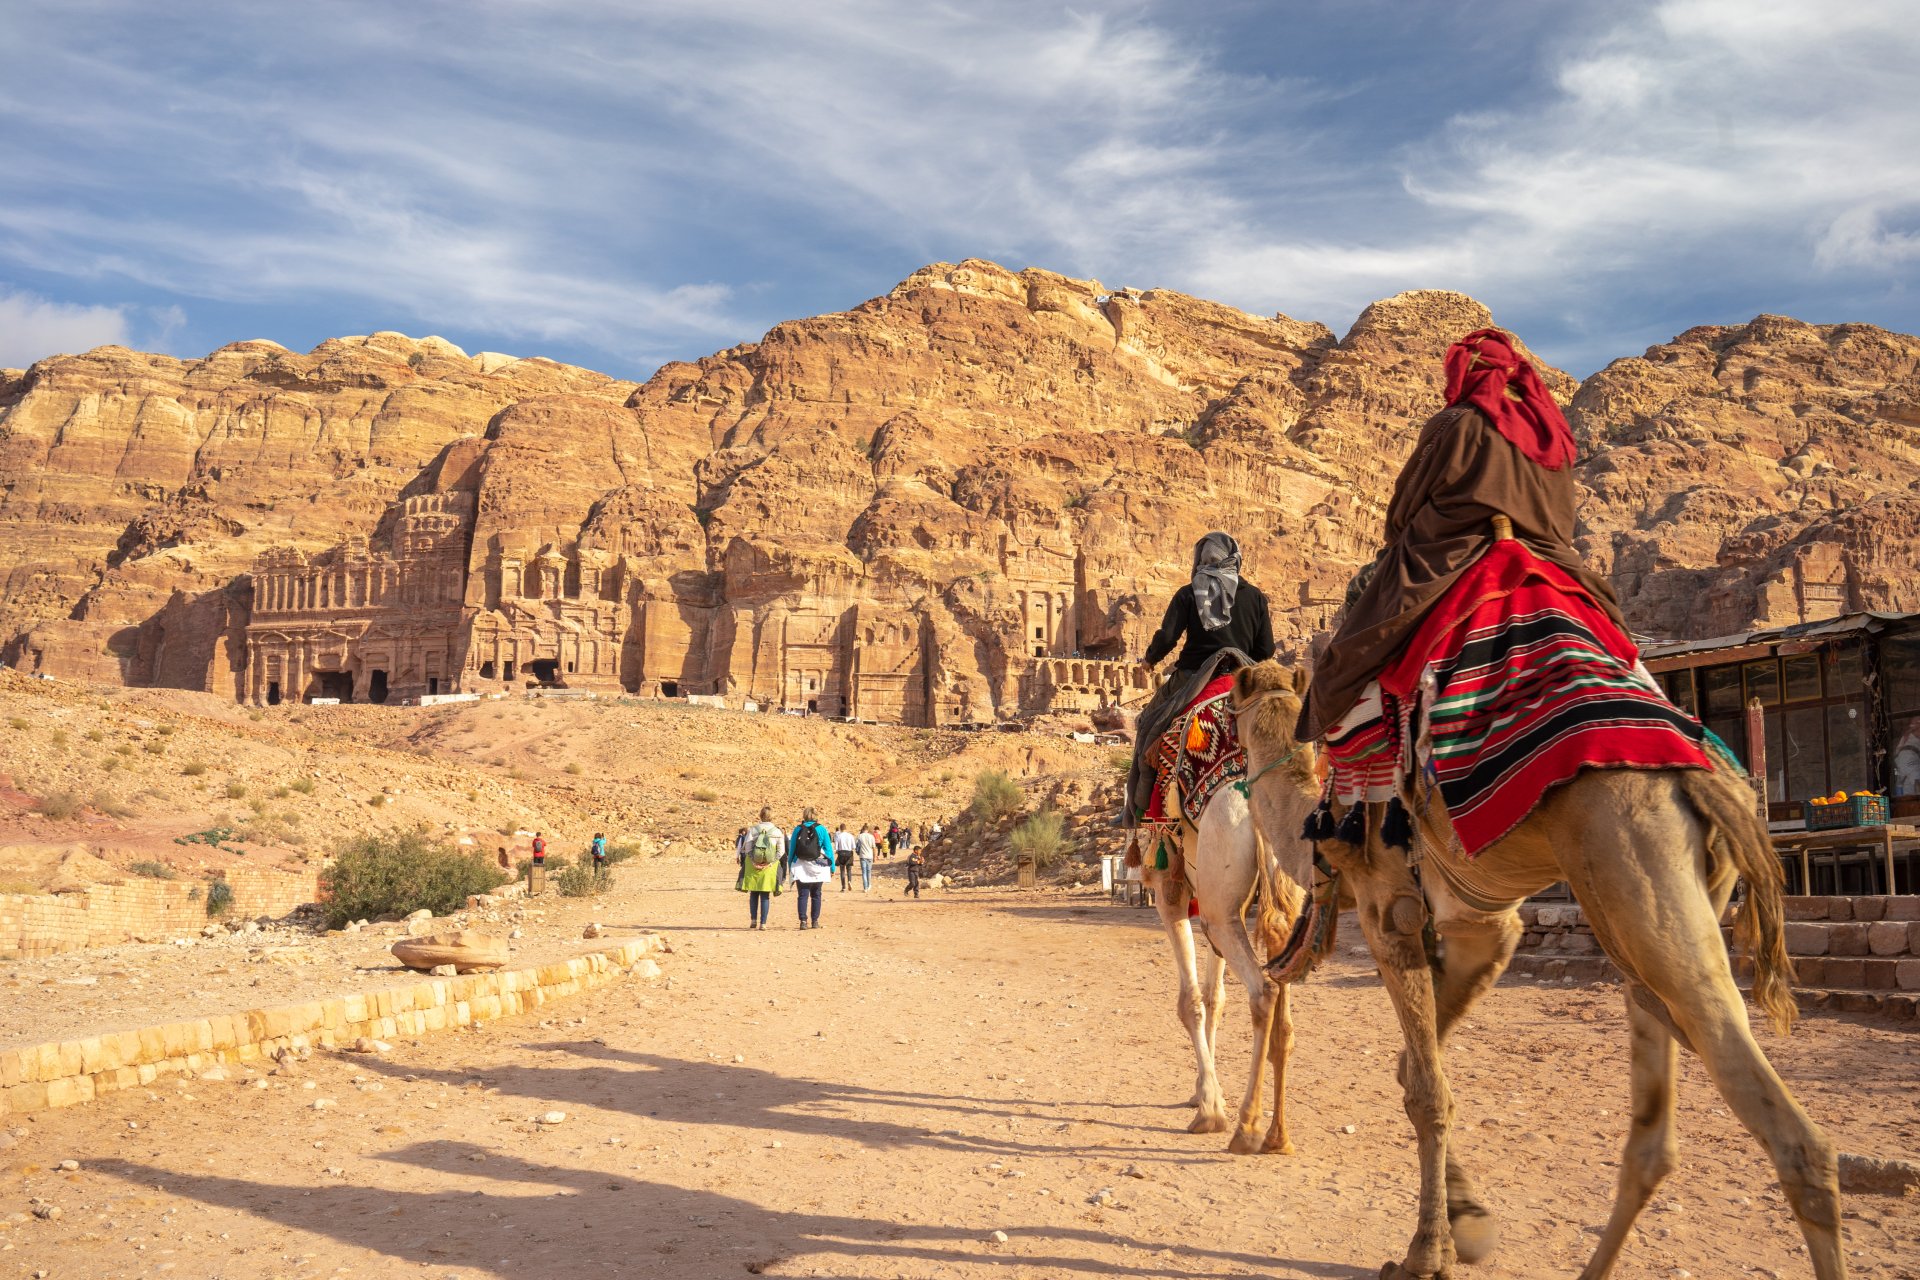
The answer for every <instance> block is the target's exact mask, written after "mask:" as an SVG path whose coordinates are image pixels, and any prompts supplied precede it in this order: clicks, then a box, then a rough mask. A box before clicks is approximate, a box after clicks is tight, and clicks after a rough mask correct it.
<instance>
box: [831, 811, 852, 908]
mask: <svg viewBox="0 0 1920 1280" xmlns="http://www.w3.org/2000/svg"><path fill="white" fill-rule="evenodd" d="M853 849H854V840H853V832H851V831H849V830H847V821H846V819H845V818H842V819H841V820H840V829H839V830H838V831H836V832H834V833H833V865H834V866H836V867H838V868H840V892H842V893H845V892H847V891H848V890H849V889H851V888H853V863H854V856H853Z"/></svg>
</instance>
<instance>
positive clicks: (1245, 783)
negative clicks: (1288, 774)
mask: <svg viewBox="0 0 1920 1280" xmlns="http://www.w3.org/2000/svg"><path fill="white" fill-rule="evenodd" d="M1306 749H1307V744H1306V743H1304V742H1303V743H1301V744H1300V745H1299V746H1297V747H1295V748H1294V749H1293V750H1291V751H1289V752H1287V754H1285V755H1283V756H1281V757H1280V758H1279V759H1278V760H1275V761H1274V762H1273V763H1271V764H1269V765H1268V766H1267V767H1266V768H1264V769H1262V770H1261V771H1260V772H1258V773H1256V774H1254V775H1253V776H1252V777H1251V778H1242V779H1240V781H1238V782H1236V783H1234V784H1233V789H1234V790H1235V791H1238V792H1239V793H1240V794H1241V795H1242V796H1244V797H1246V798H1247V799H1249V800H1251V799H1252V798H1253V790H1252V788H1253V784H1254V783H1256V782H1258V781H1260V779H1262V778H1264V777H1266V776H1267V775H1268V774H1270V773H1272V772H1273V771H1274V770H1275V769H1278V768H1279V767H1280V766H1281V765H1283V764H1285V763H1287V761H1289V760H1291V759H1293V758H1294V757H1295V756H1297V755H1299V754H1300V753H1301V752H1302V751H1304V750H1306Z"/></svg>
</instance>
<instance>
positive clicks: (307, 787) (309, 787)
mask: <svg viewBox="0 0 1920 1280" xmlns="http://www.w3.org/2000/svg"><path fill="white" fill-rule="evenodd" d="M287 785H288V786H290V787H292V788H293V789H294V790H295V791H298V792H299V793H300V794H301V795H303V796H310V795H312V794H313V786H314V783H313V779H312V778H295V779H294V780H293V781H292V782H289V783H288V784H287Z"/></svg>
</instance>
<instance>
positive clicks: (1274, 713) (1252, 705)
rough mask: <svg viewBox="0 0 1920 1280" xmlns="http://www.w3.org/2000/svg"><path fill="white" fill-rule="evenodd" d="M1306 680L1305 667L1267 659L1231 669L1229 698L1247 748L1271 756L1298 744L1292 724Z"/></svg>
mask: <svg viewBox="0 0 1920 1280" xmlns="http://www.w3.org/2000/svg"><path fill="white" fill-rule="evenodd" d="M1307 680H1308V676H1307V669H1306V668H1305V667H1283V666H1281V665H1280V664H1279V663H1277V662H1274V661H1271V660H1269V661H1266V662H1256V663H1255V664H1254V665H1252V666H1250V667H1242V668H1240V670H1238V671H1236V672H1235V673H1234V676H1233V702H1234V706H1235V707H1236V708H1237V709H1238V714H1239V720H1240V739H1241V741H1243V742H1245V743H1246V744H1247V747H1248V749H1249V751H1251V752H1252V753H1254V754H1256V755H1258V756H1259V757H1261V758H1263V759H1273V758H1274V757H1276V756H1284V755H1286V754H1287V753H1289V752H1291V751H1292V750H1293V749H1294V748H1295V746H1296V745H1298V744H1297V743H1296V741H1295V739H1294V736H1293V726H1294V725H1295V723H1296V722H1298V721H1299V719H1300V703H1301V700H1302V698H1304V697H1305V695H1306V692H1307Z"/></svg>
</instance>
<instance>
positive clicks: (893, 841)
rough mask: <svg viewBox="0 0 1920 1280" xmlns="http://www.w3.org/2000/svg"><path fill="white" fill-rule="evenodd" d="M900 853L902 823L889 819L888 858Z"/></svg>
mask: <svg viewBox="0 0 1920 1280" xmlns="http://www.w3.org/2000/svg"><path fill="white" fill-rule="evenodd" d="M898 852H900V823H899V821H898V820H896V819H894V818H888V819H887V856H888V857H889V858H891V857H892V856H893V855H894V854H896V853H898Z"/></svg>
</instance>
